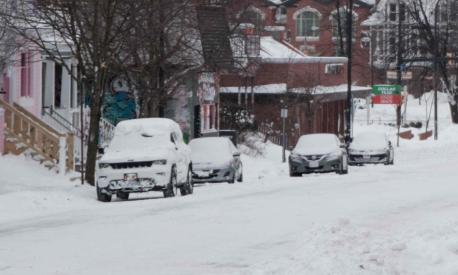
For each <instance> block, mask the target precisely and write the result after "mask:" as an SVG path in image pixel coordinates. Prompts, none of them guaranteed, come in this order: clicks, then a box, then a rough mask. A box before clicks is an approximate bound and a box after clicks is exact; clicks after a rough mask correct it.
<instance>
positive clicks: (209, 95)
mask: <svg viewBox="0 0 458 275" xmlns="http://www.w3.org/2000/svg"><path fill="white" fill-rule="evenodd" d="M197 93H198V96H199V99H200V102H201V103H204V102H206V103H213V102H215V100H216V83H215V74H214V73H201V74H200V76H199V89H198V92H197Z"/></svg>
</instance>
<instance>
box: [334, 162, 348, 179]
mask: <svg viewBox="0 0 458 275" xmlns="http://www.w3.org/2000/svg"><path fill="white" fill-rule="evenodd" d="M337 174H340V175H345V174H348V163H347V162H346V161H345V159H344V158H342V159H341V160H340V170H339V171H337Z"/></svg>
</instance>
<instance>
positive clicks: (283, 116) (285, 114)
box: [280, 108, 288, 118]
mask: <svg viewBox="0 0 458 275" xmlns="http://www.w3.org/2000/svg"><path fill="white" fill-rule="evenodd" d="M280 117H281V118H287V117H288V109H284V108H283V109H281V114H280Z"/></svg>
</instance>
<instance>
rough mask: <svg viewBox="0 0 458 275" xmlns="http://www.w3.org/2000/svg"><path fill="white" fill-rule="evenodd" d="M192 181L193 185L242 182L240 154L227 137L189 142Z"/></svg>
mask: <svg viewBox="0 0 458 275" xmlns="http://www.w3.org/2000/svg"><path fill="white" fill-rule="evenodd" d="M189 146H190V147H191V160H192V180H193V182H194V183H202V182H224V181H227V182H229V183H234V182H235V180H237V181H239V182H240V181H242V180H243V172H242V162H241V160H240V152H239V151H238V150H237V148H236V147H235V146H234V144H233V143H232V142H231V141H230V139H229V138H227V137H203V138H196V139H193V140H191V142H190V143H189Z"/></svg>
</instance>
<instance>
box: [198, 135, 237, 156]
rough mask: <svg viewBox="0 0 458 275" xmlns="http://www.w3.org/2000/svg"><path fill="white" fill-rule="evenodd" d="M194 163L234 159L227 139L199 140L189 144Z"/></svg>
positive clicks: (209, 138)
mask: <svg viewBox="0 0 458 275" xmlns="http://www.w3.org/2000/svg"><path fill="white" fill-rule="evenodd" d="M189 146H190V147H191V158H192V159H193V161H212V160H215V159H216V160H217V159H221V158H228V157H232V152H231V149H230V147H229V144H228V140H227V138H221V137H208V138H197V139H193V140H191V142H190V143H189Z"/></svg>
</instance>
